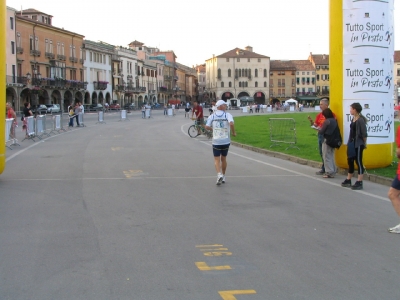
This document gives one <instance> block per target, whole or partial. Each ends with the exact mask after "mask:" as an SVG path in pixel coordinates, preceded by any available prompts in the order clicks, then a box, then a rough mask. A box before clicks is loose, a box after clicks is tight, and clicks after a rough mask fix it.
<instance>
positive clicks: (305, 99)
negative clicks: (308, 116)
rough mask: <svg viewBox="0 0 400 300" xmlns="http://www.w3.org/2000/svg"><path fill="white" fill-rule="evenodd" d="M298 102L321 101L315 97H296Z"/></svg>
mask: <svg viewBox="0 0 400 300" xmlns="http://www.w3.org/2000/svg"><path fill="white" fill-rule="evenodd" d="M296 98H297V100H298V101H317V100H321V97H316V96H298V97H296Z"/></svg>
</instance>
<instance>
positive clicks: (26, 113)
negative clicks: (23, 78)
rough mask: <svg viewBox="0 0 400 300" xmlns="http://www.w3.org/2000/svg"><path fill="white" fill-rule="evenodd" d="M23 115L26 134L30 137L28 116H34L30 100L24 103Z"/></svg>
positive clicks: (23, 127)
mask: <svg viewBox="0 0 400 300" xmlns="http://www.w3.org/2000/svg"><path fill="white" fill-rule="evenodd" d="M22 113H23V115H24V120H23V123H22V129H25V133H26V134H25V136H26V137H29V135H28V121H27V119H26V118H27V117H30V116H33V113H32V110H31V104H30V103H29V102H25V103H24V109H23V111H22Z"/></svg>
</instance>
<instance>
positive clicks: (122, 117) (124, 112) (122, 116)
mask: <svg viewBox="0 0 400 300" xmlns="http://www.w3.org/2000/svg"><path fill="white" fill-rule="evenodd" d="M125 120H128V121H130V120H129V119H128V117H127V116H126V110H125V109H123V110H121V118H120V121H125Z"/></svg>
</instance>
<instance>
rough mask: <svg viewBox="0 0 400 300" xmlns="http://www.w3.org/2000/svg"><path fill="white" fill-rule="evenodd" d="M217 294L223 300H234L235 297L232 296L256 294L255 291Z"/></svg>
mask: <svg viewBox="0 0 400 300" xmlns="http://www.w3.org/2000/svg"><path fill="white" fill-rule="evenodd" d="M218 293H219V295H220V296H221V297H222V299H224V300H236V297H235V296H233V295H248V294H257V292H256V291H255V290H234V291H219V292H218Z"/></svg>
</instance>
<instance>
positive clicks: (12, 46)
mask: <svg viewBox="0 0 400 300" xmlns="http://www.w3.org/2000/svg"><path fill="white" fill-rule="evenodd" d="M11 54H15V42H11Z"/></svg>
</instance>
